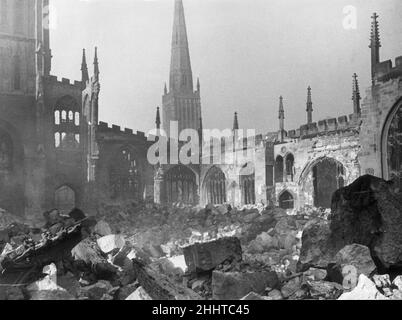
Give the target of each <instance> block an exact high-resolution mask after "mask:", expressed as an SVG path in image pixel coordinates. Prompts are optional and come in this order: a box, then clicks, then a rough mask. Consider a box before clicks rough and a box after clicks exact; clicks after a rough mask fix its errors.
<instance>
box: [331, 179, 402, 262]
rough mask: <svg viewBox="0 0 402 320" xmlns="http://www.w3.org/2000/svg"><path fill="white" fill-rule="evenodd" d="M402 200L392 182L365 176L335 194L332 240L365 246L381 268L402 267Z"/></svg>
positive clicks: (344, 243)
mask: <svg viewBox="0 0 402 320" xmlns="http://www.w3.org/2000/svg"><path fill="white" fill-rule="evenodd" d="M401 212H402V199H401V197H400V195H399V196H398V194H396V193H395V192H394V190H393V188H392V187H391V185H390V183H388V182H386V181H384V180H382V179H380V178H377V177H373V176H369V175H366V176H362V177H360V178H359V179H357V180H356V181H355V182H353V183H352V184H351V185H349V186H348V187H345V188H342V189H340V190H338V191H337V192H335V194H334V197H333V202H332V215H331V238H332V239H331V240H332V242H334V243H336V244H337V245H340V244H343V245H348V244H353V243H357V244H362V245H365V246H368V247H369V248H370V251H371V254H372V255H373V257H375V258H376V259H378V266H379V267H381V268H384V269H388V268H389V267H391V266H393V267H400V266H402V232H401V230H402V214H401Z"/></svg>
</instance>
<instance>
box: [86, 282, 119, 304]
mask: <svg viewBox="0 0 402 320" xmlns="http://www.w3.org/2000/svg"><path fill="white" fill-rule="evenodd" d="M112 289H113V286H112V285H111V284H110V282H109V281H105V280H100V281H98V282H97V283H95V284H93V285H90V286H87V287H82V288H81V296H84V297H87V298H88V299H89V300H101V298H102V297H103V295H104V294H107V293H108V292H109V291H111V290H112Z"/></svg>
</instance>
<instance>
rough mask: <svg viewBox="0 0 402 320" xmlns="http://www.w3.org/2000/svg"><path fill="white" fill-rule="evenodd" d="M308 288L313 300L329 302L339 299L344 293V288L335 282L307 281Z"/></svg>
mask: <svg viewBox="0 0 402 320" xmlns="http://www.w3.org/2000/svg"><path fill="white" fill-rule="evenodd" d="M306 284H307V287H308V290H309V294H310V296H311V298H315V299H317V298H322V299H327V300H334V299H337V298H338V297H339V296H340V295H341V294H342V292H343V287H342V286H341V285H340V284H338V283H335V282H328V281H307V283H306Z"/></svg>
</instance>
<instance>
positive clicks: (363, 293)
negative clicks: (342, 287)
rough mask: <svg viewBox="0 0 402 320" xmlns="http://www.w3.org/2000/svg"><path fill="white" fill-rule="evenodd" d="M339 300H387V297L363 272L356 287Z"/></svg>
mask: <svg viewBox="0 0 402 320" xmlns="http://www.w3.org/2000/svg"><path fill="white" fill-rule="evenodd" d="M338 300H387V297H385V296H384V295H382V294H381V293H380V292H379V291H378V290H377V288H376V285H375V283H374V282H372V281H371V280H370V279H369V278H367V277H366V276H365V275H364V274H361V275H360V276H359V282H358V284H357V286H356V288H354V289H353V290H352V291H351V292H346V293H343V294H342V295H341V296H340V297H339V298H338Z"/></svg>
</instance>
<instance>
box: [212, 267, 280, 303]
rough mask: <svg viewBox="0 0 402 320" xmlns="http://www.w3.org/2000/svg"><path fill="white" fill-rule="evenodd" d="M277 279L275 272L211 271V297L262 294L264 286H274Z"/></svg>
mask: <svg viewBox="0 0 402 320" xmlns="http://www.w3.org/2000/svg"><path fill="white" fill-rule="evenodd" d="M278 283H279V280H278V276H277V274H276V273H275V272H267V271H261V272H258V271H256V272H220V271H214V272H213V273H212V299H214V300H239V299H241V298H242V297H244V296H245V295H246V294H248V293H250V292H255V293H257V294H263V293H264V291H265V288H267V287H270V288H276V287H277V286H278Z"/></svg>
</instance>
